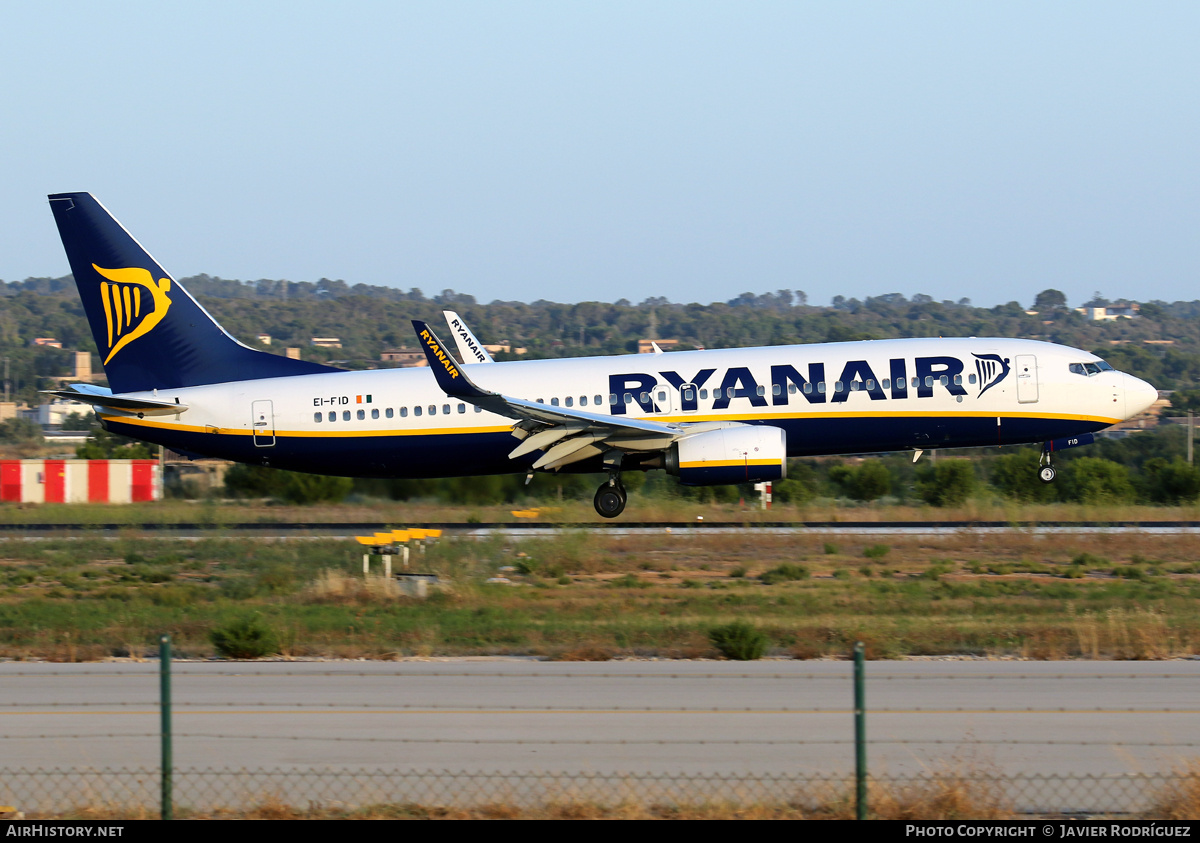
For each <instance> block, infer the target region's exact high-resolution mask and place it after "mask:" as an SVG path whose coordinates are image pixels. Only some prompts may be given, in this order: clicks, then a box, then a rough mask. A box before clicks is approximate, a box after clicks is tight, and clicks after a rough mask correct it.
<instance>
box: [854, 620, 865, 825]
mask: <svg viewBox="0 0 1200 843" xmlns="http://www.w3.org/2000/svg"><path fill="white" fill-rule="evenodd" d="M864 649H865V648H864V647H863V643H862V642H861V641H859V642H858V643H856V644H855V645H854V806H855V817H856V818H857V819H860V820H865V819H866V818H867V701H866V688H865V687H864V684H865V683H864V673H865V670H864V667H863V661H864V656H863V651H864Z"/></svg>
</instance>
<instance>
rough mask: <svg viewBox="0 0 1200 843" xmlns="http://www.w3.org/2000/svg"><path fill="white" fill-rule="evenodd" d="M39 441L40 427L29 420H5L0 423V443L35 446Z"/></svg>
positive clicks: (40, 437)
mask: <svg viewBox="0 0 1200 843" xmlns="http://www.w3.org/2000/svg"><path fill="white" fill-rule="evenodd" d="M41 441H42V429H41V427H39V426H38V425H37V424H35V423H34V422H31V421H30V420H29V419H19V418H18V419H6V420H5V421H2V422H0V442H7V443H10V444H14V445H26V444H36V443H38V442H41Z"/></svg>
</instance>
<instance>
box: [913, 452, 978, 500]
mask: <svg viewBox="0 0 1200 843" xmlns="http://www.w3.org/2000/svg"><path fill="white" fill-rule="evenodd" d="M974 492H975V466H974V465H973V464H972V463H971V461H970V460H939V461H938V462H937V463H936V464H930V465H928V466H926V467H925V468H924V469H923V470H922V471H920V472H918V473H917V494H918V495H920V496H921V499H922V500H923V501H925V502H926V503H928V504H931V505H933V506H957V505H959V504H961V503H965V502H966V501H967V500H968V499H969V498H970V497H971V495H972V494H974Z"/></svg>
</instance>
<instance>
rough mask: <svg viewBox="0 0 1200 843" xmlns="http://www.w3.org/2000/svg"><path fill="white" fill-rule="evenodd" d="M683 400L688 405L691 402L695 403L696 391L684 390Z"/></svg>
mask: <svg viewBox="0 0 1200 843" xmlns="http://www.w3.org/2000/svg"><path fill="white" fill-rule="evenodd" d="M683 400H684V401H687V402H689V403H690V402H692V401H695V400H696V390H694V389H685V390H684V391H683Z"/></svg>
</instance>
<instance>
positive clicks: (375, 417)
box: [371, 410, 379, 419]
mask: <svg viewBox="0 0 1200 843" xmlns="http://www.w3.org/2000/svg"><path fill="white" fill-rule="evenodd" d="M371 418H373V419H377V418H379V411H378V410H372V411H371Z"/></svg>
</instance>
